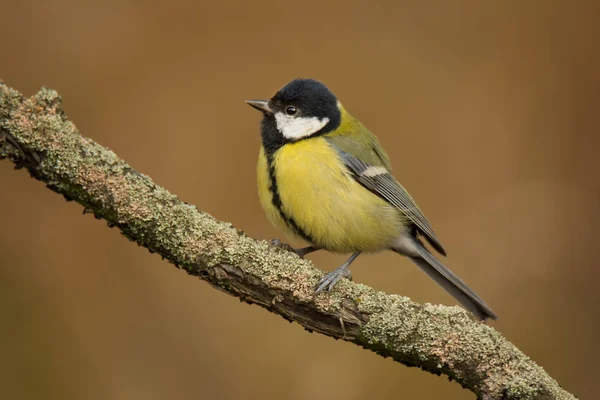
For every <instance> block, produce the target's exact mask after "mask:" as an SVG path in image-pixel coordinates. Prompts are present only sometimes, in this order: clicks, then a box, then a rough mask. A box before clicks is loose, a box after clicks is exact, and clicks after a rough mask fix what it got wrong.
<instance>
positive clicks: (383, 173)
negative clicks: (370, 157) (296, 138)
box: [330, 143, 446, 255]
mask: <svg viewBox="0 0 600 400" xmlns="http://www.w3.org/2000/svg"><path fill="white" fill-rule="evenodd" d="M330 144H331V145H332V146H333V147H334V148H335V149H336V151H337V152H338V154H339V155H340V158H341V159H342V161H343V162H344V164H345V165H346V166H347V167H348V169H349V170H350V172H351V173H352V176H353V177H354V179H355V180H356V181H357V182H358V183H360V184H361V185H362V186H364V187H365V188H366V189H368V190H370V191H371V192H373V193H375V194H376V195H378V196H379V197H381V198H383V199H384V200H386V201H387V202H389V203H390V204H391V205H393V206H394V207H397V208H398V209H399V210H401V211H402V212H403V213H404V214H405V215H406V216H407V217H408V218H409V219H410V221H411V222H412V223H413V224H415V226H416V227H417V228H418V230H419V231H420V232H421V233H422V234H423V235H424V236H425V238H426V239H427V241H428V242H429V243H430V244H431V245H432V246H433V247H434V248H435V249H436V250H437V251H438V252H440V253H441V254H443V255H446V251H445V250H444V248H443V247H442V245H441V243H440V241H439V239H438V238H437V236H436V234H435V233H434V232H433V229H432V228H431V225H430V224H429V221H427V218H425V216H424V215H423V213H422V212H421V210H420V209H419V207H418V206H417V204H416V203H415V201H414V200H413V199H412V197H410V195H409V194H408V192H407V191H406V189H404V188H403V187H402V185H400V183H398V181H396V179H395V178H394V177H393V176H392V174H391V173H390V172H389V171H388V170H387V169H386V168H381V167H377V166H372V165H369V164H367V163H365V162H363V161H361V160H360V159H358V158H356V157H354V156H353V155H352V154H350V153H347V152H345V151H343V150H342V149H340V148H339V147H337V146H335V144H333V143H330Z"/></svg>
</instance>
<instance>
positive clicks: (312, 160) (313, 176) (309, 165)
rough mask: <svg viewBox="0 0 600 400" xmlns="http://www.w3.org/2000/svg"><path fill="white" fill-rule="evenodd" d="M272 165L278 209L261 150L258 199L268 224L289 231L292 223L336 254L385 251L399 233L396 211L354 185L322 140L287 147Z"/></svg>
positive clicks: (399, 227) (284, 147) (331, 150)
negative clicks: (278, 202) (277, 195)
mask: <svg viewBox="0 0 600 400" xmlns="http://www.w3.org/2000/svg"><path fill="white" fill-rule="evenodd" d="M273 163H274V167H275V169H274V171H275V174H274V175H275V182H276V186H277V188H276V190H277V192H278V194H279V198H280V202H281V205H280V207H279V209H278V208H277V207H276V206H275V205H273V187H272V185H271V179H270V177H269V166H268V162H267V159H266V157H265V154H264V151H263V150H262V149H261V152H260V156H259V162H258V171H257V172H258V189H259V196H260V201H261V204H262V206H263V208H264V209H265V212H266V213H267V217H268V218H269V220H270V221H271V222H272V223H273V224H274V225H275V226H276V227H278V228H280V229H282V230H284V231H285V232H287V233H290V232H292V231H293V229H292V227H291V226H290V223H289V222H286V220H292V221H293V224H295V225H297V226H298V227H299V228H300V229H301V230H302V231H303V232H304V233H305V235H306V236H308V238H309V241H310V242H312V244H315V245H317V246H320V247H322V248H324V249H326V250H329V251H333V252H340V253H349V252H353V251H357V250H362V251H378V250H382V249H385V248H388V247H389V245H390V243H391V242H392V241H393V240H394V239H395V238H397V237H398V235H399V234H400V233H401V232H402V229H403V224H402V218H401V214H400V213H399V212H398V210H397V209H395V208H394V207H392V206H391V205H389V204H388V203H387V202H385V201H384V200H382V199H381V198H379V197H378V196H376V195H374V194H373V193H371V192H370V191H368V190H367V189H365V188H364V187H363V186H361V185H360V184H359V183H357V182H356V181H355V180H354V179H353V178H352V176H350V175H349V173H348V171H347V170H346V168H345V166H344V165H343V164H342V162H341V161H340V160H339V159H338V156H337V153H336V152H335V150H334V149H332V148H331V147H330V145H329V144H328V142H327V141H326V140H325V139H324V138H312V139H308V140H302V141H299V142H296V143H291V144H286V145H285V146H283V147H282V148H280V149H279V150H277V151H276V152H275V154H274V156H273ZM284 217H285V219H284Z"/></svg>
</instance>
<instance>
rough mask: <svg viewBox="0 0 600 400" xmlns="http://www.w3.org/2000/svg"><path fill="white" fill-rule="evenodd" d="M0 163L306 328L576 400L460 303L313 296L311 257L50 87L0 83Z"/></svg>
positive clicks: (530, 392)
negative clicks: (84, 114)
mask: <svg viewBox="0 0 600 400" xmlns="http://www.w3.org/2000/svg"><path fill="white" fill-rule="evenodd" d="M0 159H9V160H11V161H12V162H14V163H15V164H16V165H17V166H18V167H24V168H26V169H27V170H28V171H29V172H30V174H31V175H32V176H33V177H35V178H36V179H39V180H40V181H42V182H44V183H45V184H46V185H47V187H48V188H50V189H52V190H54V191H56V192H58V193H61V194H63V195H64V196H65V197H66V198H67V199H69V200H74V201H77V202H78V203H80V204H82V205H83V206H84V207H85V210H87V211H89V212H92V213H94V215H95V216H96V217H98V218H103V219H105V220H106V221H107V222H108V224H109V225H111V226H117V227H118V228H119V229H120V230H121V231H122V232H123V234H124V235H125V236H126V237H128V238H129V239H130V240H132V241H135V242H137V243H138V244H139V245H141V246H144V247H146V248H148V249H149V250H150V251H152V252H156V253H159V254H160V255H162V256H163V257H164V258H166V259H167V260H169V261H170V262H171V263H173V264H175V265H176V266H177V267H178V268H183V269H185V270H186V271H187V272H188V273H189V274H190V275H194V276H197V277H200V278H201V279H204V280H206V281H207V282H209V283H210V284H211V285H212V286H214V287H216V288H218V289H220V290H222V291H225V292H227V293H229V294H231V295H233V296H237V297H239V298H240V299H242V300H244V301H246V302H248V303H252V304H258V305H260V306H261V307H264V308H266V309H267V310H269V311H272V312H274V313H276V314H279V315H281V316H282V317H283V318H285V319H287V320H290V321H295V322H297V323H299V324H300V325H302V326H303V327H304V328H306V329H307V330H309V331H313V332H319V333H322V334H324V335H327V336H331V337H333V338H337V339H343V340H346V341H349V342H352V343H355V344H357V345H359V346H362V347H364V348H366V349H369V350H371V351H374V352H376V353H378V354H380V355H382V356H384V357H392V358H393V359H394V360H396V361H398V362H400V363H402V364H405V365H408V366H416V367H420V368H422V369H423V370H426V371H429V372H431V373H434V374H438V375H439V374H445V375H447V376H448V377H450V378H451V379H453V380H455V381H457V382H458V383H460V384H461V385H462V386H463V387H465V388H467V389H469V390H471V391H472V392H473V393H475V394H476V395H477V397H478V398H480V399H573V398H575V397H574V396H572V395H570V394H569V393H567V392H565V391H564V390H563V389H562V388H561V387H560V386H559V385H558V384H557V383H556V381H554V380H553V379H552V378H550V377H549V376H548V375H547V374H546V372H545V371H544V370H543V369H542V368H541V367H540V366H538V365H537V364H535V363H534V362H533V361H532V360H530V359H529V358H528V357H527V356H525V355H524V354H523V353H522V352H521V351H520V350H519V349H517V348H516V347H515V346H514V345H512V344H511V343H510V342H508V341H507V340H506V339H504V338H503V337H502V336H501V335H500V333H498V332H497V331H496V330H494V329H493V328H491V327H489V326H487V325H485V324H482V323H480V322H477V321H475V320H473V319H472V318H471V316H470V315H469V314H468V313H467V312H465V311H463V310H462V309H460V308H458V307H445V306H433V305H428V304H426V305H422V304H417V303H414V302H412V301H410V300H409V299H408V298H406V297H402V296H397V295H387V294H384V293H381V292H377V291H375V290H374V289H371V288H369V287H367V286H364V285H361V284H356V283H352V282H349V281H346V280H344V281H342V282H340V283H339V284H338V285H337V286H336V289H335V290H334V291H332V292H331V293H329V294H320V295H318V296H316V297H315V296H313V291H314V288H315V285H316V283H317V281H318V280H319V278H320V277H321V276H322V272H321V271H319V270H317V269H315V268H314V267H313V266H312V264H311V263H310V262H308V261H304V260H301V259H299V258H298V257H297V256H296V255H295V254H292V253H290V252H285V251H281V250H278V249H273V248H270V247H269V245H268V244H267V243H266V242H264V241H257V240H255V239H252V238H250V237H247V236H245V235H244V234H243V233H242V232H240V231H238V230H236V229H235V228H233V227H232V226H231V225H230V224H227V223H223V222H219V221H217V220H215V219H214V218H213V217H211V216H210V215H208V214H206V213H204V212H202V211H200V210H198V209H197V208H196V207H195V206H193V205H190V204H186V203H184V202H182V201H181V200H179V199H178V198H177V197H176V196H175V195H173V194H171V193H169V192H168V191H166V190H165V189H163V188H162V187H160V186H158V185H156V184H155V183H154V182H153V181H152V180H151V179H150V178H149V177H147V176H145V175H142V174H140V173H138V172H136V171H134V170H133V169H132V168H131V167H130V166H129V165H127V163H125V161H123V160H121V159H120V158H119V157H117V156H116V155H115V153H113V152H112V151H110V150H109V149H107V148H105V147H102V146H101V145H99V144H97V143H95V142H93V141H92V140H91V139H87V138H85V137H83V136H81V135H80V134H79V132H78V131H77V129H76V128H75V125H74V124H73V123H72V122H70V121H69V120H67V118H66V116H65V113H64V111H63V108H62V101H61V98H60V97H59V95H58V94H57V93H56V92H55V91H53V90H51V89H48V88H42V89H41V90H40V91H39V92H38V93H36V94H35V95H34V96H32V97H31V98H28V99H26V98H24V97H23V96H22V95H21V94H20V93H19V92H17V91H15V90H13V89H11V88H9V87H8V86H6V85H5V84H4V83H3V82H2V81H0ZM4 190H6V188H4Z"/></svg>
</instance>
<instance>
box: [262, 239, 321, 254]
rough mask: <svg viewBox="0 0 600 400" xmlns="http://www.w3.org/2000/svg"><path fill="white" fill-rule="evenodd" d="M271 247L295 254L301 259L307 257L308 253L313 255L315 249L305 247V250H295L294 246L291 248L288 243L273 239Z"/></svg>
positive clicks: (270, 243)
mask: <svg viewBox="0 0 600 400" xmlns="http://www.w3.org/2000/svg"><path fill="white" fill-rule="evenodd" d="M269 246H271V247H275V248H278V249H281V250H285V251H289V252H292V253H295V254H296V255H297V256H298V257H300V258H304V256H305V255H307V254H308V253H312V252H313V251H314V248H313V247H312V246H311V247H304V248H300V249H295V248H293V247H292V246H290V245H289V244H287V243H283V242H282V241H281V240H279V239H272V240H271V241H270V242H269Z"/></svg>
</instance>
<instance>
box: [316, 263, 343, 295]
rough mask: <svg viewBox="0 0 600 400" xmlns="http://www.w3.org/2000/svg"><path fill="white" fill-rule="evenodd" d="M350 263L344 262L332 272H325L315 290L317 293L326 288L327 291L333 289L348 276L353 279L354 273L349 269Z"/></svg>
mask: <svg viewBox="0 0 600 400" xmlns="http://www.w3.org/2000/svg"><path fill="white" fill-rule="evenodd" d="M348 267H349V265H348V264H346V263H344V264H342V265H341V266H339V267H337V268H336V269H334V270H333V271H331V272H328V273H327V274H325V276H324V277H323V278H321V280H320V281H319V283H318V285H317V290H315V294H318V293H320V292H322V291H323V290H324V289H327V291H331V289H333V287H334V286H335V285H336V284H337V283H338V282H339V281H340V280H341V279H342V278H348V279H349V280H352V273H351V272H350V270H349V269H348Z"/></svg>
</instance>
